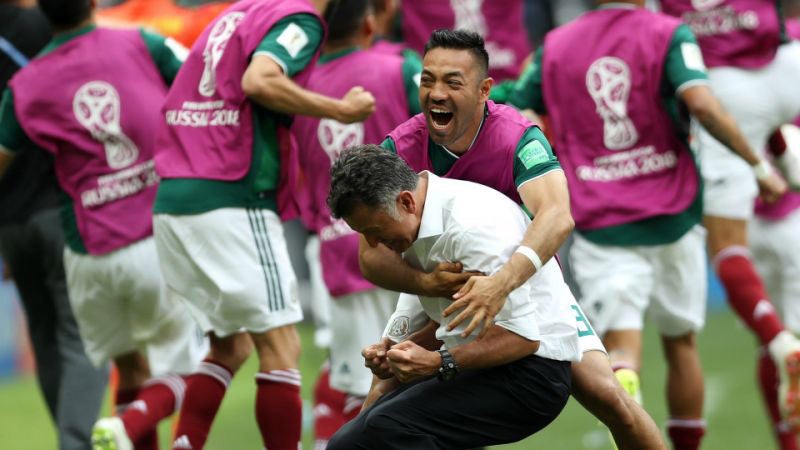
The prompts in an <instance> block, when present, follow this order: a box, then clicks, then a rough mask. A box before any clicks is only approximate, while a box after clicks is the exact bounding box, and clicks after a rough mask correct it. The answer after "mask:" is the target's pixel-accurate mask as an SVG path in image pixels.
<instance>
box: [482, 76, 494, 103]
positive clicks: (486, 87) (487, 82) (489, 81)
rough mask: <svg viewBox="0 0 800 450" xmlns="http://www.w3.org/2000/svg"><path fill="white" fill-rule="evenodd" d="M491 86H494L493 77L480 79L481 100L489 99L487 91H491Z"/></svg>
mask: <svg viewBox="0 0 800 450" xmlns="http://www.w3.org/2000/svg"><path fill="white" fill-rule="evenodd" d="M492 86H494V78H492V77H486V78H484V79H483V80H481V84H480V86H479V89H480V93H481V100H483V101H487V100H489V93H491V92H492Z"/></svg>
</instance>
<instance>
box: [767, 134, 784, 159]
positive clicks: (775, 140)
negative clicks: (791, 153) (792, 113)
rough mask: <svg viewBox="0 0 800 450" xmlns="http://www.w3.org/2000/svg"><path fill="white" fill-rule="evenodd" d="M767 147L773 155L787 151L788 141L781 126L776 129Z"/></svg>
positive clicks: (779, 154)
mask: <svg viewBox="0 0 800 450" xmlns="http://www.w3.org/2000/svg"><path fill="white" fill-rule="evenodd" d="M767 149H768V150H769V152H770V153H771V154H772V155H773V156H776V157H779V156H781V155H783V154H784V153H786V141H785V140H784V139H783V133H781V129H780V128H778V129H777V130H775V132H774V133H772V135H771V136H770V137H769V141H768V142H767Z"/></svg>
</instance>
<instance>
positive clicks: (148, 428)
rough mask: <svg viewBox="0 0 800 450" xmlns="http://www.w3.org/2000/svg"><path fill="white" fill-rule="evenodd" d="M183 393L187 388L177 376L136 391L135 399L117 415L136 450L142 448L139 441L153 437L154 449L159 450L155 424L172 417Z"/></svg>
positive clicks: (150, 381) (162, 379)
mask: <svg viewBox="0 0 800 450" xmlns="http://www.w3.org/2000/svg"><path fill="white" fill-rule="evenodd" d="M185 390H186V384H185V383H184V381H183V379H182V378H181V377H179V376H177V375H168V376H164V377H159V378H153V379H150V380H148V381H147V382H146V383H145V384H144V386H142V388H141V389H139V393H138V395H137V396H136V399H135V400H134V401H133V402H131V403H130V405H129V406H128V408H127V409H125V412H124V413H123V414H121V415H120V418H121V419H122V422H123V423H124V424H125V431H126V432H127V433H128V437H129V438H130V440H131V442H133V443H134V445H135V446H136V448H137V450H138V449H140V448H144V446H143V445H142V441H143V440H148V441H149V439H152V436H156V443H155V445H156V448H158V435H157V427H158V423H159V422H160V421H161V420H163V419H165V418H167V417H169V416H171V415H172V413H173V412H175V410H176V407H180V402H181V400H182V399H183V395H184V391H185ZM148 448H150V446H148Z"/></svg>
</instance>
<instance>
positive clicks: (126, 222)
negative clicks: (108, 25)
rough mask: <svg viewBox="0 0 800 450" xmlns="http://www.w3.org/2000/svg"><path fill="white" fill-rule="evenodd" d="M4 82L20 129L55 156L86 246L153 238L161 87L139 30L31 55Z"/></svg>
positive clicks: (100, 248) (81, 39)
mask: <svg viewBox="0 0 800 450" xmlns="http://www.w3.org/2000/svg"><path fill="white" fill-rule="evenodd" d="M56 75H57V76H56ZM9 86H10V88H11V89H12V91H13V94H14V106H15V112H16V116H17V119H18V120H19V123H20V125H21V126H22V129H23V130H24V131H25V134H27V135H28V136H29V137H30V138H31V139H32V140H33V142H35V143H36V144H37V145H38V146H40V147H42V148H43V149H45V150H47V151H48V152H51V153H53V154H54V155H55V171H56V177H57V178H58V182H59V184H60V185H61V188H62V189H63V190H64V192H65V193H66V194H67V195H69V197H70V198H71V199H72V208H73V211H74V213H75V218H76V221H77V225H78V231H79V233H80V235H81V238H82V240H83V243H84V245H85V247H86V250H87V251H88V252H89V253H90V254H93V255H102V254H105V253H109V252H112V251H114V250H117V249H119V248H121V247H124V246H126V245H128V244H131V243H133V242H136V241H138V240H140V239H144V238H146V237H148V236H150V235H152V233H153V230H152V213H151V210H152V206H153V201H154V200H155V194H156V189H157V185H158V175H156V172H155V168H154V165H153V145H154V138H153V131H152V130H153V129H154V128H155V127H156V124H157V122H158V110H159V108H160V107H161V103H162V102H163V100H164V96H165V95H166V93H167V85H166V83H165V82H164V80H163V79H162V78H161V75H160V73H159V72H158V69H157V68H156V65H155V63H154V62H153V59H152V57H151V56H150V52H149V51H148V49H147V46H146V45H145V42H144V40H143V39H142V36H141V34H140V32H139V31H138V30H111V29H104V28H97V29H95V30H93V31H91V32H89V33H87V34H85V35H82V36H78V37H76V38H74V39H72V40H70V41H67V42H66V43H64V44H62V45H61V46H59V47H58V48H56V49H55V50H54V51H53V52H51V53H48V54H46V55H44V56H42V57H40V58H36V59H34V60H33V61H31V63H30V64H29V65H28V66H27V67H25V68H24V69H22V70H20V71H19V72H17V74H16V76H15V77H14V78H13V79H12V80H11V82H10V83H9Z"/></svg>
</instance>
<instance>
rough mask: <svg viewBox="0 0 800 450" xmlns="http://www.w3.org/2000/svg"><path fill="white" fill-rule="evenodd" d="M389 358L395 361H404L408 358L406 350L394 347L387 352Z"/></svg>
mask: <svg viewBox="0 0 800 450" xmlns="http://www.w3.org/2000/svg"><path fill="white" fill-rule="evenodd" d="M386 356H387V357H388V358H389V360H391V361H394V362H403V361H406V360H407V359H408V357H407V355H406V351H405V350H401V349H396V348H393V349H391V350H389V353H387V354H386Z"/></svg>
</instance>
